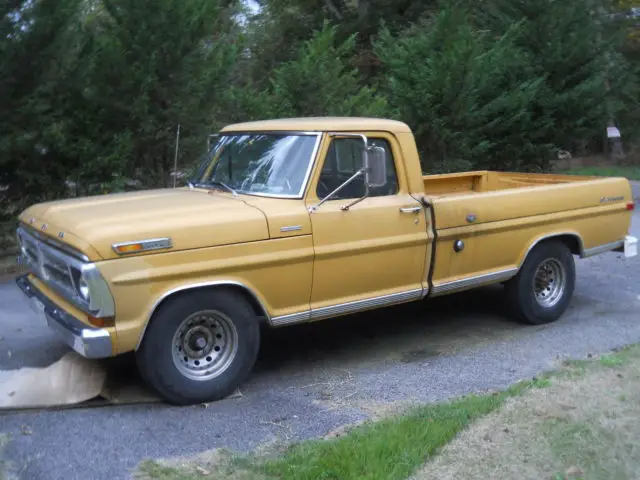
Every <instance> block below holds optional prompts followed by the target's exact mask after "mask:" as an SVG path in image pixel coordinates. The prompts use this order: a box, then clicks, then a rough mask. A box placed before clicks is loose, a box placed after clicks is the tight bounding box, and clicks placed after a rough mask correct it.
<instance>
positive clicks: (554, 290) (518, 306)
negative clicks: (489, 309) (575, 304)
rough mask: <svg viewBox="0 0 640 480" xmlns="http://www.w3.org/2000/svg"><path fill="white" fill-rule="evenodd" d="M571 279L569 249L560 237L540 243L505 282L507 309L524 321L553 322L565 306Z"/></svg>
mask: <svg viewBox="0 0 640 480" xmlns="http://www.w3.org/2000/svg"><path fill="white" fill-rule="evenodd" d="M575 281H576V271H575V262H574V259H573V255H572V253H571V250H569V248H568V247H567V246H566V245H565V244H564V243H563V242H561V241H556V240H552V241H547V242H544V243H541V244H539V245H537V246H536V247H534V248H533V250H532V251H531V252H529V255H528V256H527V258H526V260H525V262H524V264H523V265H522V268H521V269H520V271H519V272H518V275H516V276H515V277H514V278H512V279H511V280H509V281H508V282H506V284H505V293H506V296H507V302H508V304H509V308H510V311H511V313H512V315H513V316H514V317H515V318H516V319H517V320H519V321H521V322H524V323H528V324H533V325H541V324H545V323H551V322H554V321H556V320H557V319H558V318H560V316H562V314H563V313H564V312H565V311H566V309H567V307H568V306H569V302H570V301H571V297H572V296H573V291H574V289H575Z"/></svg>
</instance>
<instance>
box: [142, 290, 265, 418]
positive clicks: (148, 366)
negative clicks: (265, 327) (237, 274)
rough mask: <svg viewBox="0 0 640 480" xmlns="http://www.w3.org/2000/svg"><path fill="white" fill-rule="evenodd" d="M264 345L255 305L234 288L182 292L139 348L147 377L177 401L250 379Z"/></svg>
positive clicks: (216, 393)
mask: <svg viewBox="0 0 640 480" xmlns="http://www.w3.org/2000/svg"><path fill="white" fill-rule="evenodd" d="M259 345H260V328H259V322H258V319H257V316H256V314H255V312H254V311H253V308H252V307H251V305H250V304H249V303H248V302H247V301H246V300H245V299H244V297H243V296H242V295H241V294H239V293H238V292H236V291H232V290H200V291H195V292H189V293H185V294H182V295H180V296H178V297H176V298H174V299H169V300H168V301H167V303H165V304H164V305H162V306H161V307H160V310H159V311H158V312H157V313H156V314H155V315H154V317H153V318H152V319H151V321H150V324H149V326H148V328H147V331H146V334H145V337H144V339H143V341H142V344H141V345H140V348H139V349H138V351H137V352H136V360H137V364H138V369H139V370H140V374H141V376H142V378H143V379H144V380H145V382H146V383H147V384H148V385H149V386H150V387H151V388H152V389H153V390H155V391H156V392H157V393H158V394H159V395H160V396H162V397H163V398H164V399H166V400H167V401H169V402H170V403H173V404H176V405H190V404H195V403H206V402H212V401H215V400H219V399H221V398H224V397H226V396H228V395H230V394H231V393H233V391H234V390H235V389H236V388H237V387H238V386H239V385H240V384H241V383H242V382H243V381H244V380H245V378H246V377H247V376H248V374H249V372H250V371H251V369H252V368H253V365H254V363H255V360H256V357H257V354H258V349H259Z"/></svg>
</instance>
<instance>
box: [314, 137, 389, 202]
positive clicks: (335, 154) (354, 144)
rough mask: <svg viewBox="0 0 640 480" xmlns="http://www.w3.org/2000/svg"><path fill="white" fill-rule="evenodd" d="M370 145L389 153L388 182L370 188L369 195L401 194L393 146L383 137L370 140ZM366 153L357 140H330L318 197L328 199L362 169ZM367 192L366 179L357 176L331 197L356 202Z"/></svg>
mask: <svg viewBox="0 0 640 480" xmlns="http://www.w3.org/2000/svg"><path fill="white" fill-rule="evenodd" d="M369 144H370V145H375V146H377V147H382V148H384V149H385V151H386V153H387V183H386V185H383V186H382V187H376V188H373V189H370V190H369V196H370V197H380V196H385V195H395V194H396V193H398V175H397V173H396V166H395V162H394V159H393V153H392V151H391V145H389V142H388V141H387V140H385V139H383V138H370V139H369ZM363 150H364V144H363V142H362V140H360V139H358V138H335V139H333V140H332V141H331V145H329V150H328V151H327V156H326V157H325V159H324V164H323V165H322V171H321V172H320V178H319V180H318V187H317V190H316V194H317V195H318V198H319V199H323V198H324V197H326V196H327V195H328V194H329V193H331V192H332V191H334V190H335V189H336V188H338V187H339V186H340V185H342V184H343V183H344V182H345V181H346V180H348V179H349V177H351V176H352V175H353V174H354V173H356V172H357V171H358V170H359V169H360V168H362V154H363ZM364 193H365V187H364V177H358V178H357V179H355V180H354V181H352V182H351V183H350V184H349V185H347V186H346V187H344V188H343V189H342V190H340V191H339V192H338V193H337V194H336V195H335V196H333V197H331V198H332V200H333V199H336V200H338V199H355V198H360V197H362V196H363V195H364Z"/></svg>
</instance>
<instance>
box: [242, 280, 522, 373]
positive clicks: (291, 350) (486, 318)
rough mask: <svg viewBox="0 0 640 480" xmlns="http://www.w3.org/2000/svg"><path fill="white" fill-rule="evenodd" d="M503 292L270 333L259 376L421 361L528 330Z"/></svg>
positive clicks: (265, 332)
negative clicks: (507, 307)
mask: <svg viewBox="0 0 640 480" xmlns="http://www.w3.org/2000/svg"><path fill="white" fill-rule="evenodd" d="M502 293H503V289H502V287H500V286H491V287H486V288H480V289H475V290H472V291H469V292H464V293H460V294H456V295H448V296H445V297H440V298H434V299H429V300H424V301H422V302H415V303H409V304H404V305H399V306H395V307H388V308H384V309H379V310H373V311H369V312H363V313H359V314H355V315H350V316H344V317H338V318H332V319H328V320H323V321H319V322H314V323H309V324H303V325H296V326H290V327H286V328H280V329H270V328H268V327H265V328H264V329H263V331H262V344H261V350H260V354H259V358H258V361H257V364H256V366H255V368H254V372H255V373H259V372H264V373H267V372H269V371H278V372H280V374H281V373H282V372H283V371H289V372H290V373H292V372H294V371H296V370H302V369H307V368H308V367H309V366H313V365H317V364H321V365H323V366H324V367H330V366H335V367H337V368H357V367H365V366H373V365H375V364H380V363H389V362H404V363H410V362H413V361H421V360H424V359H425V358H428V357H434V356H443V355H450V354H453V353H455V352H457V351H461V350H464V349H468V348H474V347H477V346H481V345H483V344H489V343H491V342H495V341H499V340H502V339H505V338H508V337H511V336H514V335H517V334H519V333H524V332H526V331H528V330H529V329H530V328H531V327H529V329H528V328H527V327H525V326H524V325H521V324H518V323H517V322H515V321H513V320H511V319H509V318H508V316H507V313H506V312H505V309H504V300H503V297H502Z"/></svg>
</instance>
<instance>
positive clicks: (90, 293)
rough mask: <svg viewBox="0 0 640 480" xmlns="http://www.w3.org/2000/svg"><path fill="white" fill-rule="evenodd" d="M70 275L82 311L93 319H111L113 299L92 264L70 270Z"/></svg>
mask: <svg viewBox="0 0 640 480" xmlns="http://www.w3.org/2000/svg"><path fill="white" fill-rule="evenodd" d="M72 273H73V276H74V280H75V281H74V287H75V291H76V294H77V296H78V299H79V300H80V301H81V302H82V303H84V305H83V308H82V309H83V310H84V311H86V313H88V314H89V315H91V316H93V317H98V318H105V317H113V316H114V314H115V305H114V302H113V297H112V296H111V292H110V291H109V286H108V285H107V282H106V281H105V279H104V278H103V277H102V275H100V272H99V271H98V269H97V268H96V266H95V265H94V264H92V263H87V264H83V265H81V266H79V268H72Z"/></svg>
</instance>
